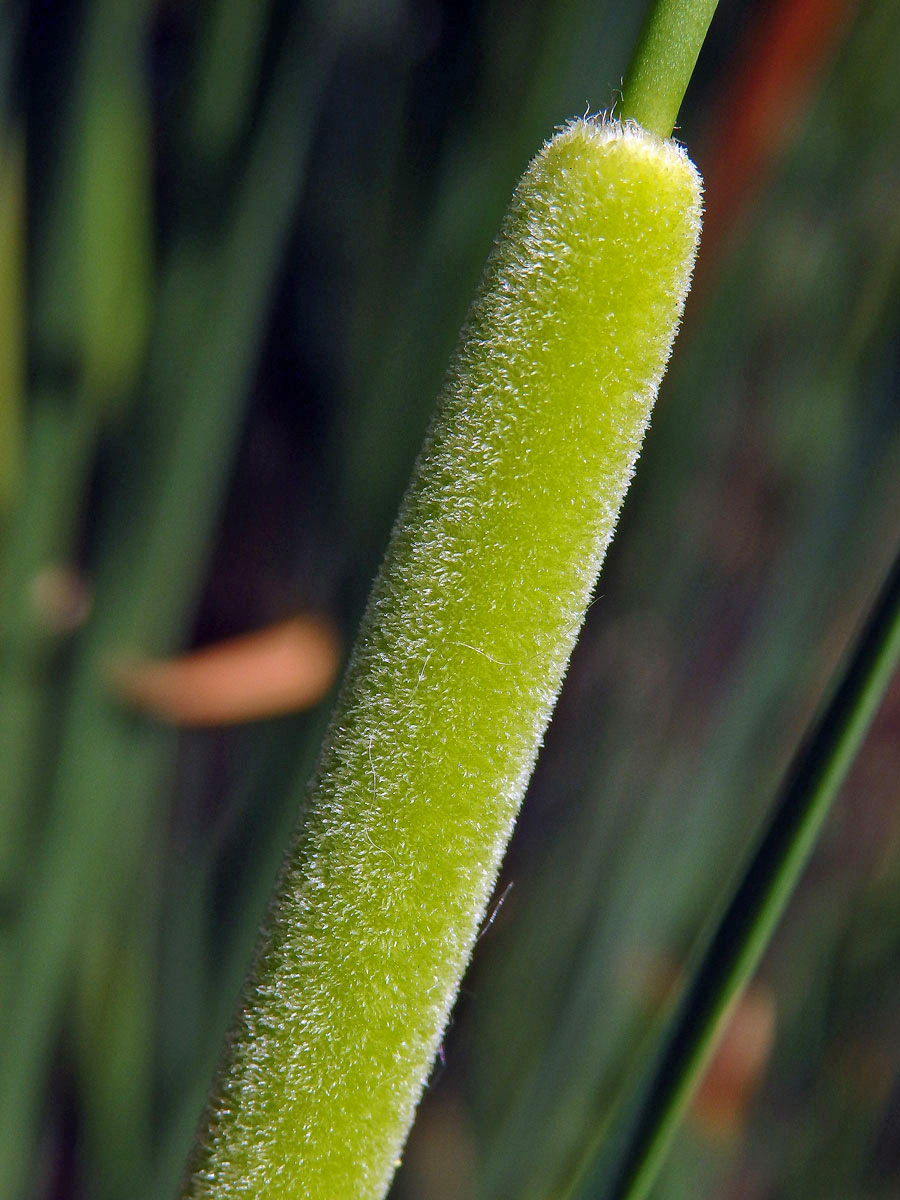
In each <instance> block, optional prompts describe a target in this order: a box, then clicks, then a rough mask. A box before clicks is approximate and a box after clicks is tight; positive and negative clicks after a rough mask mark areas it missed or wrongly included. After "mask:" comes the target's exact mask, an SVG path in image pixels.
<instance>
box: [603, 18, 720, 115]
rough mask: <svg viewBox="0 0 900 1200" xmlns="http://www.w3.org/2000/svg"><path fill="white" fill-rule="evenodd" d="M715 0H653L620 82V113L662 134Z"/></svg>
mask: <svg viewBox="0 0 900 1200" xmlns="http://www.w3.org/2000/svg"><path fill="white" fill-rule="evenodd" d="M717 4H718V0H656V3H655V4H653V5H652V6H651V8H650V11H649V13H648V15H647V20H646V21H645V23H644V28H643V29H642V30H641V36H640V37H639V38H638V43H637V45H636V46H635V49H634V55H633V56H632V59H631V63H630V65H629V67H628V73H627V75H626V76H625V83H624V85H623V88H622V117H623V118H624V119H626V120H633V121H639V122H640V123H641V125H643V126H644V127H645V128H646V129H652V130H653V132H654V133H658V134H659V135H660V137H668V136H669V135H670V134H671V132H672V130H673V129H674V128H675V122H676V121H677V120H678V110H679V109H680V108H681V102H682V100H683V99H684V93H685V92H686V91H687V86H688V84H689V83H690V81H691V76H692V75H693V73H694V67H695V66H696V65H697V58H698V56H699V54H700V48H701V47H702V45H703V42H704V39H705V38H706V31H707V30H708V29H709V23H710V21H711V20H712V19H713V13H714V12H715V11H716V6H717Z"/></svg>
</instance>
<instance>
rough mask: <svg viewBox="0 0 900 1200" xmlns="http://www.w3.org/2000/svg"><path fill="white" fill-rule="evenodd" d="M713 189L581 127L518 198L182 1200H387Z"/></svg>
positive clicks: (560, 143) (374, 605)
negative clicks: (705, 197) (706, 192)
mask: <svg viewBox="0 0 900 1200" xmlns="http://www.w3.org/2000/svg"><path fill="white" fill-rule="evenodd" d="M699 193H700V184H699V179H698V177H697V174H696V172H695V170H694V168H693V166H692V165H691V164H690V162H689V160H688V159H687V157H686V156H685V155H684V153H683V152H682V151H681V150H680V149H678V148H677V147H675V146H674V145H673V144H671V143H665V142H662V141H660V140H659V139H658V138H656V137H654V136H652V135H648V134H646V133H644V132H643V131H641V130H639V129H638V128H637V127H634V126H628V127H625V128H623V127H621V126H619V125H604V124H600V123H593V122H587V123H586V122H584V121H579V122H575V123H573V124H571V125H570V126H568V127H567V128H566V129H565V130H564V131H563V132H562V133H561V134H559V135H558V136H557V137H556V138H555V139H554V140H553V141H551V142H550V143H549V144H548V145H547V146H546V147H545V148H544V150H543V152H542V153H541V154H540V155H538V157H537V158H536V159H535V160H534V162H533V163H532V165H531V166H530V167H529V169H528V171H527V172H526V175H525V177H524V179H523V181H522V182H521V184H520V185H519V188H518V190H517V192H516V194H515V197H514V199H513V203H512V206H511V209H510V211H509V213H508V215H507V217H506V220H505V223H504V227H503V229H502V231H501V236H500V238H499V240H498V243H497V245H496V247H495V249H494V251H493V253H492V256H491V258H490V260H489V263H488V267H487V271H486V276H485V280H484V283H483V285H482V291H481V293H480V296H479V298H478V299H477V300H476V302H475V305H474V307H473V309H472V312H471V313H470V317H469V322H468V324H467V327H466V329H465V330H464V332H463V336H462V341H461V347H460V349H459V351H458V352H457V355H456V358H455V359H454V362H453V364H452V366H451V371H450V376H449V379H448V382H447V384H446V386H445V390H444V394H443V397H442V401H441V406H440V409H439V415H438V418H437V420H436V422H435V425H434V427H433V430H432V433H431V436H430V438H429V440H428V442H427V443H426V447H425V450H424V451H423V455H422V456H421V458H420V461H419V464H418V466H417V469H416V472H415V475H414V480H413V484H412V486H411V489H410V491H409V493H408V495H407V498H406V500H405V502H404V506H403V508H402V510H401V514H400V518H399V520H398V523H397V525H396V527H395V531H394V536H393V540H392V543H391V546H390V548H389V550H388V554H387V557H386V560H385V564H384V566H383V568H382V572H381V574H380V576H379V579H378V581H377V582H376V585H375V589H374V592H373V596H372V598H371V600H370V603H369V608H368V611H367V614H366V616H365V618H364V620H363V625H362V628H361V632H360V636H359V640H358V642H357V647H356V651H355V654H354V658H353V660H352V662H351V665H350V668H349V670H348V675H347V679H346V681H345V684H344V688H343V691H342V694H341V697H340V699H339V701H338V707H337V711H336V714H335V717H334V720H333V724H332V730H331V734H330V737H329V739H328V740H327V742H326V750H325V752H324V755H323V759H322V761H321V763H320V767H319V771H318V775H317V779H316V782H315V783H314V787H313V792H312V796H311V804H310V815H309V818H308V823H307V825H306V827H305V830H304V832H303V834H302V835H301V836H300V838H299V840H298V843H297V845H296V846H295V848H294V851H293V853H292V855H291V856H290V859H289V863H288V865H287V867H286V869H285V872H284V875H283V878H282V882H281V885H280V888H279V893H278V898H277V900H276V902H275V904H274V905H273V907H272V909H271V912H270V917H269V920H268V927H267V933H266V937H265V940H264V943H263V945H262V948H261V951H260V955H259V958H258V961H257V964H256V968H255V971H254V974H253V977H252V981H251V983H250V985H249V987H248V990H247V993H246V997H245V1000H246V1007H245V1009H244V1011H243V1013H242V1015H241V1016H240V1018H239V1020H238V1023H237V1026H236V1028H235V1030H234V1031H233V1038H232V1043H231V1053H230V1063H229V1065H227V1066H226V1067H225V1068H224V1069H223V1072H222V1074H221V1077H220V1080H219V1083H218V1085H217V1089H216V1092H215V1094H214V1100H213V1103H212V1108H211V1112H210V1114H209V1115H208V1121H209V1127H208V1132H207V1134H206V1140H205V1143H204V1144H202V1145H201V1148H200V1150H199V1152H198V1154H197V1155H196V1157H195V1161H194V1164H193V1166H194V1176H193V1181H192V1182H191V1183H189V1184H188V1185H187V1187H186V1189H185V1191H184V1193H183V1194H184V1195H185V1196H187V1197H191V1198H199V1197H211V1196H216V1197H218V1198H219V1200H224V1197H237V1196H245V1197H266V1198H267V1200H276V1198H281V1197H285V1198H286V1197H296V1198H298V1200H299V1198H300V1197H304V1198H307V1200H336V1198H340V1197H354V1198H357V1197H359V1198H363V1197H379V1196H382V1195H383V1194H384V1192H385V1190H386V1188H387V1186H388V1183H389V1181H390V1177H391V1175H392V1174H393V1170H394V1166H395V1163H396V1160H397V1156H398V1154H399V1153H400V1150H401V1147H402V1144H403V1141H404V1138H405V1135H406V1131H407V1128H408V1125H409V1123H410V1121H411V1118H412V1113H413V1109H414V1107H415V1104H416V1102H417V1100H418V1097H419V1094H420V1092H421V1089H422V1085H423V1081H424V1079H425V1077H426V1075H427V1073H428V1069H429V1066H430V1064H431V1061H432V1059H433V1057H434V1054H435V1052H436V1049H437V1045H438V1042H439V1039H440V1036H441V1032H442V1030H443V1028H444V1024H445V1022H446V1019H447V1016H448V1013H449V1010H450V1006H451V1005H452V1003H453V999H454V996H455V994H456V989H457V987H458V984H459V980H460V977H461V975H462V972H463V969H464V967H465V964H466V961H467V959H468V957H469V954H470V952H471V948H472V945H473V942H474V939H475V937H476V934H477V929H478V925H479V922H480V920H481V917H482V914H483V912H484V908H485V905H486V903H487V900H488V897H489V895H490V892H491V888H492V886H493V883H494V879H495V877H496V873H497V869H498V866H499V863H500V859H501V857H502V855H503V851H504V849H505V846H506V842H507V839H508V837H509V834H510V831H511V828H512V824H513V821H514V820H515V816H516V812H517V810H518V806H519V803H520V801H521V797H522V794H523V792H524V789H525V786H526V784H527V781H528V778H529V775H530V773H531V769H532V765H533V762H534V758H535V755H536V753H537V749H538V746H539V743H540V740H541V736H542V733H543V730H544V727H545V725H546V723H547V720H548V718H549V716H550V712H551V710H552V707H553V703H554V700H555V697H556V694H557V692H558V689H559V686H560V683H561V680H562V676H563V673H564V671H565V668H566V663H567V661H568V657H569V653H570V651H571V649H572V646H573V643H574V640H575V637H576V635H577V632H578V629H579V627H580V624H581V621H582V619H583V615H584V611H585V608H586V605H587V603H588V600H589V597H590V593H591V589H592V587H593V585H594V581H595V579H596V575H597V571H598V569H599V566H600V563H601V560H602V558H603V554H604V552H605V549H606V546H607V544H608V542H609V539H610V537H611V535H612V531H613V528H614V525H615V522H616V518H617V516H618V512H619V508H620V505H621V501H622V498H623V496H624V493H625V490H626V488H627V486H628V481H629V479H630V476H631V472H632V468H633V465H634V460H635V458H636V456H637V453H638V450H639V448H640V444H641V439H642V437H643V433H644V429H645V427H646V423H647V419H648V416H649V413H650V409H651V407H652V403H653V400H654V398H655V394H656V389H657V386H658V384H659V380H660V377H661V375H662V373H663V369H664V367H665V363H666V360H667V358H668V355H669V351H670V348H671V344H672V340H673V337H674V334H675V330H676V327H677V323H678V319H679V316H680V313H681V308H682V305H683V303H684V298H685V295H686V292H687V289H688V284H689V278H690V270H691V266H692V263H693V257H694V253H695V248H696V240H697V236H698V233H699V224H700V198H699Z"/></svg>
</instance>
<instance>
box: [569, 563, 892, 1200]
mask: <svg viewBox="0 0 900 1200" xmlns="http://www.w3.org/2000/svg"><path fill="white" fill-rule="evenodd" d="M898 662H900V555H898V556H897V559H896V560H895V562H894V565H893V567H892V569H891V571H890V573H889V575H888V578H887V580H886V582H885V584H884V586H883V588H882V591H881V594H880V596H879V598H878V600H877V602H876V604H875V605H874V606H873V608H872V611H871V613H870V615H869V618H868V620H867V622H866V625H865V627H864V629H863V630H862V632H861V634H860V636H859V640H858V642H857V644H856V646H855V647H854V649H853V652H852V655H851V656H850V658H849V661H848V664H847V667H846V670H845V671H844V673H843V675H842V677H841V679H840V681H839V683H838V684H837V686H836V688H835V690H834V693H833V695H832V698H831V700H830V702H829V703H828V705H827V707H825V708H824V710H823V711H822V713H821V715H820V717H819V719H818V720H817V722H816V723H815V725H814V726H813V728H812V729H811V730H810V732H809V734H808V736H807V738H806V739H805V741H804V743H803V744H802V745H801V747H800V750H799V751H798V753H797V756H796V758H795V760H794V763H793V765H792V766H791V769H790V771H789V772H788V775H787V777H786V779H785V782H784V785H783V787H782V790H781V794H780V796H779V798H778V801H777V803H776V805H775V808H774V811H773V813H772V817H771V819H770V821H769V824H768V827H767V829H766V831H765V833H764V835H763V837H762V839H761V840H760V843H759V846H758V848H757V850H756V852H755V853H754V855H753V857H752V859H751V861H750V863H749V865H748V866H747V869H746V871H745V872H744V873H743V875H742V877H741V880H740V883H739V884H738V886H737V888H736V890H735V892H734V895H733V897H732V899H731V901H730V903H729V905H728V907H727V909H726V910H725V913H724V915H723V916H722V919H721V921H720V922H719V924H718V926H717V928H716V930H715V933H714V934H713V937H712V939H711V941H710V943H709V946H708V947H707V949H706V951H705V953H704V956H703V959H702V960H701V962H700V963H699V965H698V967H697V969H696V971H695V972H694V975H693V978H692V982H691V985H690V987H689V988H688V990H687V993H686V995H685V996H684V998H683V999H682V1002H681V1005H680V1007H679V1010H678V1012H677V1013H676V1016H675V1018H674V1020H673V1022H672V1025H671V1029H670V1032H669V1035H668V1037H667V1039H666V1042H665V1045H664V1046H663V1049H662V1052H661V1055H660V1058H659V1061H658V1064H657V1067H656V1069H655V1071H654V1074H653V1077H652V1080H651V1082H650V1086H649V1089H648V1092H647V1095H646V1098H645V1100H644V1102H643V1104H642V1106H641V1110H640V1112H639V1114H638V1117H637V1120H636V1122H635V1126H634V1131H633V1135H632V1137H631V1139H630V1146H629V1149H628V1151H627V1153H626V1155H625V1158H624V1161H623V1164H622V1167H621V1170H620V1172H619V1175H618V1179H617V1181H616V1183H615V1186H614V1188H613V1191H612V1193H611V1197H612V1200H643V1198H644V1197H645V1196H647V1195H648V1193H649V1191H650V1188H651V1186H652V1185H653V1181H654V1179H655V1178H656V1175H657V1173H658V1170H659V1167H660V1165H661V1163H662V1160H663V1157H664V1155H665V1151H666V1149H667V1147H668V1144H669V1142H670V1140H671V1137H672V1135H673V1133H674V1131H675V1129H676V1127H677V1124H678V1121H679V1118H680V1117H681V1114H682V1112H683V1111H684V1108H685V1106H686V1104H687V1103H688V1101H689V1100H690V1097H691V1095H692V1093H693V1090H694V1088H695V1086H696V1084H697V1082H698V1081H699V1079H700V1077H701V1075H702V1072H703V1068H704V1067H705V1066H706V1064H707V1062H708V1061H709V1057H710V1055H711V1054H712V1051H713V1050H714V1049H715V1045H716V1040H717V1036H718V1034H719V1033H720V1032H721V1030H722V1028H723V1026H724V1024H725V1021H726V1018H727V1015H728V1013H729V1011H730V1009H731V1006H732V1005H733V1003H734V1002H735V1000H736V999H737V998H738V997H739V995H740V994H741V992H742V990H743V988H744V987H745V985H746V984H747V982H748V981H749V979H750V976H751V975H752V973H753V970H754V969H755V967H756V965H757V963H758V962H759V960H760V957H761V956H762V953H763V951H764V950H765V948H766V946H767V944H768V942H769V940H770V938H771V936H772V934H773V932H774V930H775V928H776V926H777V924H778V921H779V919H780V917H781V915H782V913H783V912H784V909H785V906H786V905H787V902H788V900H789V899H790V897H791V895H792V893H793V891H794V888H795V887H796V885H797V882H798V880H799V878H800V876H801V874H802V872H803V869H804V867H805V866H806V863H807V861H808V859H809V856H810V854H811V852H812V849H813V846H814V845H815V841H816V838H817V837H818V835H819V832H820V831H821V829H822V825H823V824H824V821H825V818H826V817H827V815H828V813H829V811H830V808H831V804H832V802H833V801H834V799H835V797H836V796H837V794H838V791H839V789H840V787H841V784H842V783H843V782H844V780H845V779H846V777H847V772H848V771H849V769H850V766H851V764H852V762H853V759H854V757H855V756H856V753H857V751H858V750H859V748H860V746H861V745H862V743H863V740H864V738H865V736H866V733H867V732H868V729H869V726H870V725H871V723H872V719H873V717H874V716H875V713H876V712H877V711H878V706H879V704H880V703H881V700H882V698H883V696H884V693H885V691H886V690H887V687H888V684H889V683H890V681H891V678H892V676H893V674H894V671H895V670H896V668H897V664H898ZM579 1194H580V1193H579Z"/></svg>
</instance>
